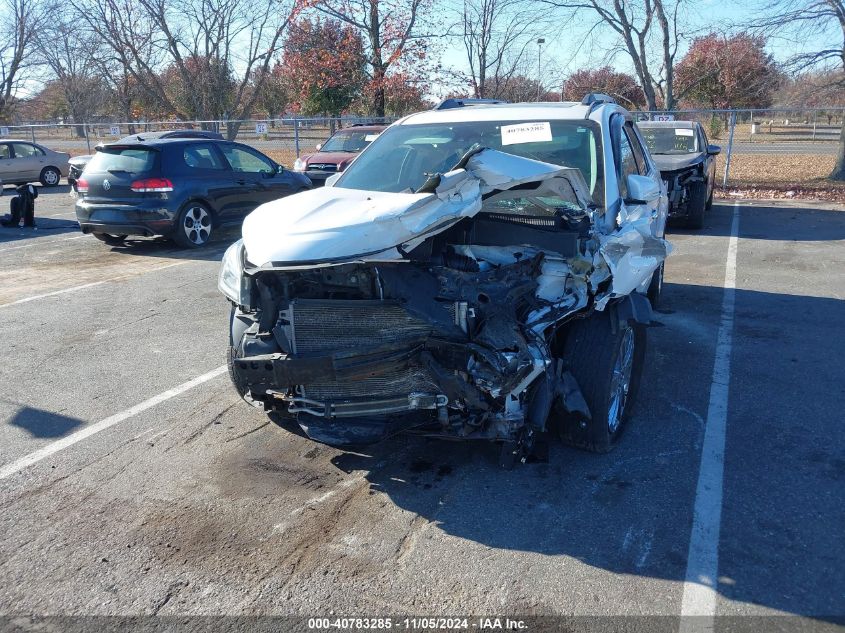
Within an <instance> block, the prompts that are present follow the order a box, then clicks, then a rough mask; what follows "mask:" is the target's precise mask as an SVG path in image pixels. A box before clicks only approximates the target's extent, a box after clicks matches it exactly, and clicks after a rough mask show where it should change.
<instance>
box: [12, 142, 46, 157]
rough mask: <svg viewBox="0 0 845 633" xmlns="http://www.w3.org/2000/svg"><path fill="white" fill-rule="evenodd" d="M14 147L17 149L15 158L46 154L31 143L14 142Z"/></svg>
mask: <svg viewBox="0 0 845 633" xmlns="http://www.w3.org/2000/svg"><path fill="white" fill-rule="evenodd" d="M12 147H13V148H14V150H15V158H31V157H33V156H43V155H44V152H42V151H41V150H40V149H38V148H37V147H35V145H30V144H29V143H12Z"/></svg>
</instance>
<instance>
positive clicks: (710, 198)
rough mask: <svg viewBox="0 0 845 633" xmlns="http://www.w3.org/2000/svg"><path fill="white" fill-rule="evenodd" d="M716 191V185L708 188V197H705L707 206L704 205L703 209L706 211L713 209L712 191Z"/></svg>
mask: <svg viewBox="0 0 845 633" xmlns="http://www.w3.org/2000/svg"><path fill="white" fill-rule="evenodd" d="M715 189H716V185H713V187H711V188H710V195H709V196H707V204H705V205H704V208H705V209H707V210H708V211H709V210H710V209H712V208H713V191H714V190H715Z"/></svg>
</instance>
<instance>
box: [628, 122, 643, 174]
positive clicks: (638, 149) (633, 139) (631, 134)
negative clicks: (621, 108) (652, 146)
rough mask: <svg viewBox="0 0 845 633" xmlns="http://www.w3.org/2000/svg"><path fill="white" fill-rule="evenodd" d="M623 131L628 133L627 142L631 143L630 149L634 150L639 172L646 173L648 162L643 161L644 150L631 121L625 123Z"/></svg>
mask: <svg viewBox="0 0 845 633" xmlns="http://www.w3.org/2000/svg"><path fill="white" fill-rule="evenodd" d="M625 133H626V134H627V135H628V142H629V143H630V144H631V149H632V150H633V152H634V158H635V159H636V161H637V168H638V169H639V172H640V173H641V174H646V173H648V163H646V161H645V150H644V149H643V146H642V145H641V144H640V137H639V136H637V133H636V131H635V130H634V125H633V124H632V123H626V124H625Z"/></svg>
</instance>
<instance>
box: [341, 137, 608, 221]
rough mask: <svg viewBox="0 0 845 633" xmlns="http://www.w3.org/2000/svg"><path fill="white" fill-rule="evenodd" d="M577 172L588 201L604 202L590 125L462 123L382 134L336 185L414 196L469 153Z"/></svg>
mask: <svg viewBox="0 0 845 633" xmlns="http://www.w3.org/2000/svg"><path fill="white" fill-rule="evenodd" d="M477 146H481V147H488V148H491V149H495V150H499V151H501V152H506V153H509V154H514V155H516V156H523V157H525V158H532V159H534V160H539V161H543V162H545V163H552V164H554V165H561V166H564V167H575V168H577V169H580V170H581V174H582V175H583V176H584V180H585V181H586V182H587V185H588V186H589V188H590V193H591V194H592V199H593V201H594V202H595V203H597V204H599V205H601V204H603V201H604V195H603V189H604V179H603V174H602V167H601V166H602V153H601V152H602V148H601V135H600V132H599V129H598V125H597V124H595V123H593V122H591V121H538V122H526V121H465V122H460V123H427V124H424V125H396V126H393V127H391V128H388V129H387V130H386V131H385V132H383V133H382V134H381V135H380V136H379V137H378V139H376V141H375V142H373V144H372V147H370V148H369V149H367V151H366V152H364V153H363V154H361V156H360V157H358V158H357V159H356V160H355V162H354V163H352V165H350V167H349V168H348V169H347V170H346V172H344V174H343V176H341V178H340V180H338V182H337V186H338V187H345V188H347V189H361V190H366V191H384V192H391V193H401V192H405V191H417V190H418V189H419V188H420V187H421V186H422V185H423V183H425V181H426V180H427V179H428V177H429V176H431V175H433V174H442V173H444V172H447V171H449V170H450V169H451V168H452V167H454V166H455V164H456V163H457V162H458V161H459V160H460V159H461V157H462V156H463V155H464V154H465V153H466V152H467V151H469V150H470V149H472V148H473V147H477Z"/></svg>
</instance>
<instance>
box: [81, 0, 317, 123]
mask: <svg viewBox="0 0 845 633" xmlns="http://www.w3.org/2000/svg"><path fill="white" fill-rule="evenodd" d="M70 1H71V3H72V4H73V5H74V7H75V8H76V10H77V11H78V13H79V14H80V15H81V16H82V17H83V18H84V19H85V21H86V22H87V24H88V27H89V28H90V29H91V30H92V31H93V32H94V33H96V34H97V36H98V37H99V38H100V41H101V42H102V43H103V44H104V45H106V46H108V47H109V48H110V49H111V50H112V51H113V52H114V54H115V57H116V58H117V59H119V60H120V62H121V64H122V66H123V67H124V69H125V70H126V72H127V73H128V75H129V76H130V77H131V78H132V80H133V81H134V83H135V84H136V85H137V87H138V88H139V89H140V90H141V91H142V92H143V94H144V95H145V97H146V98H148V99H149V100H151V101H153V102H155V103H157V104H158V105H159V107H160V108H161V109H162V110H164V111H167V112H171V113H173V114H175V115H176V116H178V117H181V118H184V119H219V118H226V119H236V120H237V119H242V118H245V117H248V116H249V115H250V114H251V113H252V110H253V108H254V106H255V103H256V100H257V99H258V96H259V93H260V89H261V88H262V85H263V83H262V82H264V81H265V80H266V77H267V76H268V75H269V68H270V65H271V63H272V61H273V58H274V56H275V55H277V53H278V52H279V50H280V49H281V41H282V35H283V33H284V31H285V29H286V28H287V26H288V25H289V24H290V22H291V19H292V18H293V17H294V16H295V15H296V13H297V12H298V11H299V9H300V7H301V2H300V0H290V2H284V0H283V2H279V0H70ZM238 125H239V124H237V123H231V124H229V126H228V133H229V136H230V137H231V136H234V135H235V134H236V133H237V127H238Z"/></svg>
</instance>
